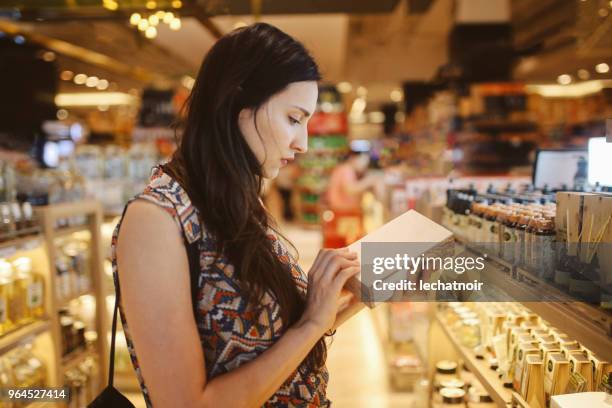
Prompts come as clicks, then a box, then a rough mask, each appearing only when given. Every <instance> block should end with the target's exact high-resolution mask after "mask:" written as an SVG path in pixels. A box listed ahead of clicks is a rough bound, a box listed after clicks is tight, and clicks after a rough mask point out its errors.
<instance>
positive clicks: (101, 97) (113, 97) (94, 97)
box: [55, 92, 137, 107]
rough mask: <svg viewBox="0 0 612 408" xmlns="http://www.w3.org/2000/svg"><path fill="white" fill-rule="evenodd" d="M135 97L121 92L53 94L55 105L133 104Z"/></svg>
mask: <svg viewBox="0 0 612 408" xmlns="http://www.w3.org/2000/svg"><path fill="white" fill-rule="evenodd" d="M136 101H137V98H136V97H135V96H132V95H128V94H126V93H122V92H80V93H60V94H57V95H56V96H55V104H56V105H57V106H62V107H63V106H99V105H109V106H113V105H133V104H134V103H136Z"/></svg>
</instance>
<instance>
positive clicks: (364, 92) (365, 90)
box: [357, 86, 368, 96]
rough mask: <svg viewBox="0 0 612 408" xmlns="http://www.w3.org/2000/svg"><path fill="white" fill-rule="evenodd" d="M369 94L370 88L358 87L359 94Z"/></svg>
mask: <svg viewBox="0 0 612 408" xmlns="http://www.w3.org/2000/svg"><path fill="white" fill-rule="evenodd" d="M367 94H368V89H367V88H366V87H365V86H359V87H357V95H358V96H366V95H367Z"/></svg>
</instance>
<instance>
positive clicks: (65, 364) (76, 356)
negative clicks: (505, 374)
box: [62, 349, 98, 372]
mask: <svg viewBox="0 0 612 408" xmlns="http://www.w3.org/2000/svg"><path fill="white" fill-rule="evenodd" d="M87 357H96V358H97V357H98V353H97V352H96V351H95V350H92V349H87V350H85V351H78V352H72V353H70V354H68V355H67V356H65V357H63V358H62V371H64V372H66V371H68V370H70V369H72V368H74V367H76V366H77V365H79V364H81V363H82V362H83V361H85V359H86V358H87Z"/></svg>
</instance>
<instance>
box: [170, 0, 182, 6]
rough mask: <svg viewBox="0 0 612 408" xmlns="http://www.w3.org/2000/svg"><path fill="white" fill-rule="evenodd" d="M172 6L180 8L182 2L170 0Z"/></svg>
mask: <svg viewBox="0 0 612 408" xmlns="http://www.w3.org/2000/svg"><path fill="white" fill-rule="evenodd" d="M172 7H174V8H181V7H183V2H182V1H181V0H174V1H173V2H172Z"/></svg>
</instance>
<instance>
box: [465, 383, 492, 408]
mask: <svg viewBox="0 0 612 408" xmlns="http://www.w3.org/2000/svg"><path fill="white" fill-rule="evenodd" d="M492 402H493V398H491V396H490V395H489V394H488V393H487V392H486V391H485V390H484V389H483V388H482V387H481V386H472V387H470V388H469V389H468V393H467V408H490V407H491V404H492Z"/></svg>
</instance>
